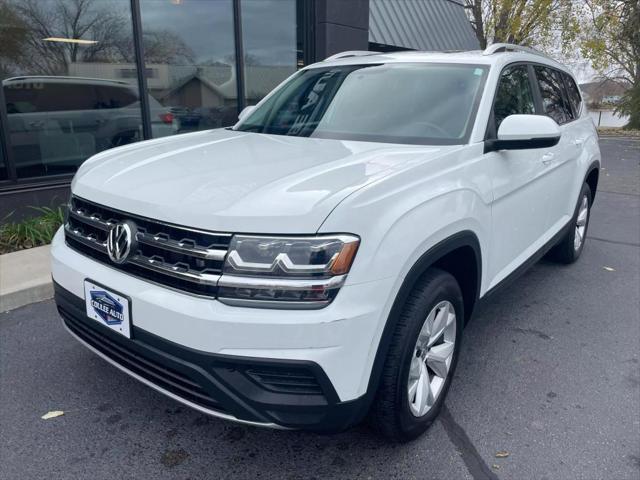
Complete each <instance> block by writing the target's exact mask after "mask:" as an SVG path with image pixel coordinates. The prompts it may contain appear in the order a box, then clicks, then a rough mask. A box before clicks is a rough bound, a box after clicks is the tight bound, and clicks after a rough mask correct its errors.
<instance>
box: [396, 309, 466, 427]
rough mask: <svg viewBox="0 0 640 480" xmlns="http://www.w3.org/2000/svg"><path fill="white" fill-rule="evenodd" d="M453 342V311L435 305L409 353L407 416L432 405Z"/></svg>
mask: <svg viewBox="0 0 640 480" xmlns="http://www.w3.org/2000/svg"><path fill="white" fill-rule="evenodd" d="M455 342H456V312H455V309H454V308H453V305H452V304H451V302H448V301H443V302H440V303H438V304H437V305H436V306H435V307H433V309H432V310H431V311H430V312H429V315H427V318H426V319H425V321H424V324H423V325H422V329H421V330H420V333H419V334H418V340H417V341H416V345H415V347H414V350H413V357H412V358H411V366H410V368H409V379H408V382H407V393H408V399H409V407H410V409H411V413H412V414H413V415H414V416H416V417H421V416H423V415H425V414H426V413H427V412H428V411H429V410H431V407H433V405H434V404H435V403H436V400H437V399H438V396H439V395H440V393H441V392H442V387H443V386H444V383H445V381H446V379H447V376H448V374H449V369H450V367H451V362H452V360H453V353H454V349H455Z"/></svg>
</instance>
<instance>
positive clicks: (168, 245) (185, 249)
mask: <svg viewBox="0 0 640 480" xmlns="http://www.w3.org/2000/svg"><path fill="white" fill-rule="evenodd" d="M137 239H138V242H141V243H145V244H147V245H151V246H153V247H158V248H164V249H167V250H171V251H173V252H176V253H182V254H184V255H190V256H193V257H198V258H204V259H207V260H219V261H222V260H224V257H225V255H226V254H227V251H226V250H220V249H213V248H197V247H189V246H187V245H184V244H183V243H181V242H177V241H175V240H162V239H160V238H158V237H157V236H154V235H150V234H148V233H144V232H138V234H137Z"/></svg>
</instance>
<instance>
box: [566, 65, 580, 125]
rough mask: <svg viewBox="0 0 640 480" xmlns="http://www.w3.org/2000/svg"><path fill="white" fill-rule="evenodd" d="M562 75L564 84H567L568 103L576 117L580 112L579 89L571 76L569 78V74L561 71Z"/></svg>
mask: <svg viewBox="0 0 640 480" xmlns="http://www.w3.org/2000/svg"><path fill="white" fill-rule="evenodd" d="M562 76H563V77H564V84H565V85H566V86H567V95H568V97H569V103H571V108H573V113H574V114H575V116H576V117H578V116H580V114H581V113H582V97H581V96H580V90H578V86H577V85H576V82H574V81H573V78H571V75H568V74H566V73H563V74H562Z"/></svg>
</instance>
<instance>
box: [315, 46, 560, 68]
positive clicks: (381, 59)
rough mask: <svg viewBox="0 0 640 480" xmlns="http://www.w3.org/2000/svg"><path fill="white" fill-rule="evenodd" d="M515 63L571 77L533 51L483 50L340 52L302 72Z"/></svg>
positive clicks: (548, 59) (500, 65)
mask: <svg viewBox="0 0 640 480" xmlns="http://www.w3.org/2000/svg"><path fill="white" fill-rule="evenodd" d="M515 62H529V63H541V64H544V65H548V66H550V67H553V68H557V69H559V70H562V71H564V72H566V73H569V74H571V72H570V71H569V70H568V69H567V67H565V66H563V65H562V64H561V63H559V62H557V61H556V60H554V59H552V58H550V57H548V56H546V55H544V54H542V53H540V52H536V51H534V50H533V49H527V50H526V51H525V50H522V51H520V50H518V51H516V50H507V51H496V52H490V53H488V52H487V50H484V51H483V50H466V51H445V52H422V51H402V52H386V53H378V52H343V53H342V54H336V55H334V56H332V57H329V58H328V59H326V60H324V61H322V62H318V63H314V64H313V65H309V66H308V67H306V68H321V67H328V66H334V65H335V66H337V65H363V64H364V65H367V64H375V63H454V64H463V65H464V64H469V65H487V66H494V65H495V66H496V67H499V68H502V67H503V66H505V65H507V64H510V63H515Z"/></svg>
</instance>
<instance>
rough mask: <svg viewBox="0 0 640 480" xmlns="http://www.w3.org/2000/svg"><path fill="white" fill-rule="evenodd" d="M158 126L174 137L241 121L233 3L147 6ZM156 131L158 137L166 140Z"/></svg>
mask: <svg viewBox="0 0 640 480" xmlns="http://www.w3.org/2000/svg"><path fill="white" fill-rule="evenodd" d="M140 7H141V18H142V37H143V45H144V52H145V67H146V75H147V87H148V89H149V94H150V96H151V97H152V99H153V103H152V105H151V122H152V126H153V125H154V124H157V123H158V122H159V121H160V122H161V123H168V124H169V125H170V127H171V133H184V132H190V131H195V130H205V129H210V128H219V127H224V126H228V125H233V124H234V123H235V122H236V121H237V116H238V107H237V104H238V98H237V86H236V69H235V46H234V30H233V5H232V2H231V0H196V1H194V0H181V1H173V2H170V1H168V0H142V1H141V5H140ZM165 134H166V132H165V131H158V130H156V128H155V127H154V128H153V136H154V137H157V136H161V135H165Z"/></svg>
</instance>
